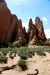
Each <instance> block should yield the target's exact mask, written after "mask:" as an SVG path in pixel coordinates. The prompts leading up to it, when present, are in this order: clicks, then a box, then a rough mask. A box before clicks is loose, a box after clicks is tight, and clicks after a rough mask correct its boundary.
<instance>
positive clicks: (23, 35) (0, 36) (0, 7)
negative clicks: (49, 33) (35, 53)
mask: <svg viewBox="0 0 50 75" xmlns="http://www.w3.org/2000/svg"><path fill="white" fill-rule="evenodd" d="M28 26H29V28H28V32H26V29H25V27H23V26H22V20H21V19H20V20H19V19H18V18H17V16H16V15H12V14H11V12H10V10H9V9H8V7H7V4H6V2H5V0H0V43H9V42H14V41H18V40H25V39H26V40H27V42H30V44H33V45H34V44H38V41H39V40H41V41H44V42H45V41H46V36H45V33H44V28H43V23H42V21H41V20H40V18H39V17H36V19H35V24H34V23H33V22H32V19H29V24H28Z"/></svg>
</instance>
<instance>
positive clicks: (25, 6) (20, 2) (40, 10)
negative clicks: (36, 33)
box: [6, 0, 50, 38]
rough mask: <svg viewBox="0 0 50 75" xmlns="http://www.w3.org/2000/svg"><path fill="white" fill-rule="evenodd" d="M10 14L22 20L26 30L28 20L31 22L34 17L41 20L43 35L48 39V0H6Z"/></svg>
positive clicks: (49, 20)
mask: <svg viewBox="0 0 50 75" xmlns="http://www.w3.org/2000/svg"><path fill="white" fill-rule="evenodd" d="M6 3H7V6H8V7H9V9H10V11H11V13H12V14H16V15H17V17H18V18H19V19H22V22H23V26H25V27H26V28H28V19H29V18H32V19H33V22H34V20H35V17H36V16H39V17H40V18H41V19H42V20H43V25H44V29H45V34H46V36H47V38H50V0H6Z"/></svg>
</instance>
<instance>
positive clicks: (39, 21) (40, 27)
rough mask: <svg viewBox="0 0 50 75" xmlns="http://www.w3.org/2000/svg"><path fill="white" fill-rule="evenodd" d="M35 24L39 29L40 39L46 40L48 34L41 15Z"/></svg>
mask: <svg viewBox="0 0 50 75" xmlns="http://www.w3.org/2000/svg"><path fill="white" fill-rule="evenodd" d="M35 26H36V28H37V29H38V38H39V40H41V41H43V42H46V36H45V33H44V28H43V22H42V21H41V20H40V18H39V17H36V19H35Z"/></svg>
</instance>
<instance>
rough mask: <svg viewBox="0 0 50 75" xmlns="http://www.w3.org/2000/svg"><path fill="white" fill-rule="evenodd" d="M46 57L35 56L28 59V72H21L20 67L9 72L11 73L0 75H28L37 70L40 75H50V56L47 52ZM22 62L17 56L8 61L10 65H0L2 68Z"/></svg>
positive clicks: (5, 72)
mask: <svg viewBox="0 0 50 75" xmlns="http://www.w3.org/2000/svg"><path fill="white" fill-rule="evenodd" d="M45 53H46V56H39V55H37V54H35V56H32V58H29V59H27V65H28V70H26V71H21V70H20V69H19V68H18V67H17V68H15V69H13V70H9V71H4V72H3V73H2V74H0V75H27V74H28V73H30V74H32V73H35V69H38V70H39V74H38V75H50V54H49V53H47V52H45ZM19 60H20V57H19V56H18V55H17V56H16V57H15V59H13V60H11V59H10V58H9V59H8V64H0V67H1V66H5V65H9V66H10V65H12V64H16V63H18V61H19Z"/></svg>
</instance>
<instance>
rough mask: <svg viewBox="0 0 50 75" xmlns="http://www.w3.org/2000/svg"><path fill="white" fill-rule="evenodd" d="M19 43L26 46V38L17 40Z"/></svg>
mask: <svg viewBox="0 0 50 75" xmlns="http://www.w3.org/2000/svg"><path fill="white" fill-rule="evenodd" d="M19 43H20V45H21V46H27V40H26V39H24V40H22V41H19Z"/></svg>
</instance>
